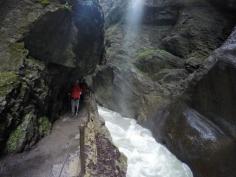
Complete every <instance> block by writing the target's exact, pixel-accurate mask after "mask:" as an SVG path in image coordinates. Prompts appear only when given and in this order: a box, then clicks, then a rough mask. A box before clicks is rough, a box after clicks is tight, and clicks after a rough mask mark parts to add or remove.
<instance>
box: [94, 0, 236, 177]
mask: <svg viewBox="0 0 236 177" xmlns="http://www.w3.org/2000/svg"><path fill="white" fill-rule="evenodd" d="M228 2H229V1H228ZM228 2H227V3H228ZM211 3H212V4H211ZM211 3H209V1H198V0H194V1H175V2H173V1H165V2H161V1H152V2H150V3H146V4H145V7H144V8H150V9H153V13H152V14H151V15H150V17H149V14H148V13H147V14H145V13H144V17H143V19H142V22H141V23H140V24H139V26H138V30H137V31H135V30H132V25H129V24H126V22H127V21H125V20H124V19H125V18H124V17H120V20H116V21H113V23H110V21H109V20H110V19H109V18H108V17H109V15H107V16H106V17H107V21H108V22H109V23H108V24H109V25H108V27H107V29H106V52H107V53H106V57H107V63H108V64H107V66H106V67H101V68H99V69H98V71H97V74H96V75H95V76H94V77H93V88H94V91H95V95H96V99H97V100H98V102H99V103H100V104H101V105H103V106H105V107H107V108H110V109H112V110H115V111H117V112H120V113H122V114H123V115H126V116H129V117H134V118H135V119H137V120H138V121H139V122H140V123H142V124H143V125H144V126H146V127H148V128H150V129H151V130H152V132H153V134H154V135H155V137H156V139H157V140H158V141H159V142H161V143H163V144H165V145H166V146H167V147H168V148H169V149H170V150H171V151H172V152H174V154H176V155H177V156H178V157H179V158H180V159H181V160H183V161H184V162H186V163H188V164H189V166H190V167H191V169H192V171H193V173H194V175H195V176H199V177H224V176H230V177H231V176H232V177H233V176H235V175H236V171H235V168H234V165H233V164H235V158H234V157H235V150H234V149H235V148H236V146H235V121H234V118H233V115H234V110H235V109H234V107H235V103H234V100H235V99H234V97H235V94H234V90H235V88H234V87H235V83H234V75H235V74H234V70H235V61H234V58H235V52H234V50H235V46H234V45H235V31H234V32H233V33H232V34H231V35H230V33H231V31H233V26H234V25H235V24H234V23H235V20H234V17H233V16H234V15H233V14H234V13H233V12H231V11H225V10H222V9H221V8H218V7H219V6H218V4H217V3H218V2H217V1H214V2H211ZM227 3H225V4H224V5H225V6H228V5H229V4H227ZM232 5H233V4H232ZM116 7H117V8H118V9H119V8H120V7H119V6H116ZM231 7H233V6H231ZM227 8H228V7H227ZM155 9H162V10H161V11H158V12H157V11H156V10H155ZM231 9H232V8H231ZM116 11H118V10H116ZM159 12H161V14H158V13H159ZM107 13H108V14H109V12H107ZM173 14H175V15H173ZM176 14H177V15H176ZM161 15H163V18H162V16H161ZM165 17H168V18H166V19H165ZM173 17H175V18H173ZM160 19H161V22H160V21H159V20H160ZM170 19H171V23H170ZM165 20H166V21H165ZM174 21H175V22H174ZM219 26H220V27H219ZM136 27H137V26H136ZM130 31H132V32H130ZM228 35H230V37H229V38H228V39H227V37H228ZM226 39H227V40H226ZM225 40H226V42H225V43H224V41H225ZM223 43H224V44H223ZM222 44H223V45H222ZM221 45H222V46H221ZM217 48H218V49H217ZM215 49H217V50H215ZM214 50H215V51H214ZM162 51H163V52H162ZM213 51H214V52H213ZM163 53H164V55H163ZM98 81H99V82H98Z"/></svg>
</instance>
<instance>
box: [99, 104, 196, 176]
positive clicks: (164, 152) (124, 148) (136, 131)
mask: <svg viewBox="0 0 236 177" xmlns="http://www.w3.org/2000/svg"><path fill="white" fill-rule="evenodd" d="M98 111H99V114H100V116H101V117H102V118H103V119H104V120H105V124H106V127H107V128H108V130H109V132H110V134H111V136H112V141H113V143H114V144H115V145H116V146H117V147H118V148H119V150H120V152H122V153H124V154H125V156H126V157H127V159H128V169H127V177H193V174H192V172H191V170H190V168H189V167H188V166H187V165H186V164H184V163H182V162H181V161H179V160H178V159H177V158H176V157H175V156H174V155H173V154H172V153H171V152H170V151H168V149H167V148H166V147H165V146H163V145H161V144H159V143H157V142H156V141H155V139H154V138H153V137H152V134H151V132H150V131H149V130H147V129H145V128H143V127H142V126H140V125H139V124H137V122H136V121H135V120H134V119H130V118H125V117H122V116H121V115H120V114H119V113H116V112H113V111H111V110H108V109H106V108H103V107H99V109H98Z"/></svg>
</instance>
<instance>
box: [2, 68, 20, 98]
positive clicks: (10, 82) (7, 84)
mask: <svg viewBox="0 0 236 177" xmlns="http://www.w3.org/2000/svg"><path fill="white" fill-rule="evenodd" d="M17 78H18V77H17V75H16V73H14V72H0V97H1V96H5V95H6V94H7V93H8V92H9V91H11V89H12V88H13V86H14V84H15V82H16V81H17Z"/></svg>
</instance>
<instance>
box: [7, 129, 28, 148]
mask: <svg viewBox="0 0 236 177" xmlns="http://www.w3.org/2000/svg"><path fill="white" fill-rule="evenodd" d="M24 137H25V131H24V130H23V129H22V128H21V127H20V126H19V127H17V129H16V130H15V131H14V132H13V133H12V134H11V135H10V137H9V139H8V141H7V147H6V149H7V152H16V151H17V149H18V144H19V142H20V141H22V139H24Z"/></svg>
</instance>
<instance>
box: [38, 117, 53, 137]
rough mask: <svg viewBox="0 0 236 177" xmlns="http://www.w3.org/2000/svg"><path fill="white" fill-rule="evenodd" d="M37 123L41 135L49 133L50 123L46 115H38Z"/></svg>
mask: <svg viewBox="0 0 236 177" xmlns="http://www.w3.org/2000/svg"><path fill="white" fill-rule="evenodd" d="M38 123H39V134H40V135H41V136H45V135H47V134H49V133H50V130H51V127H52V123H51V122H50V121H49V120H48V118H47V117H40V118H39V120H38Z"/></svg>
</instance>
